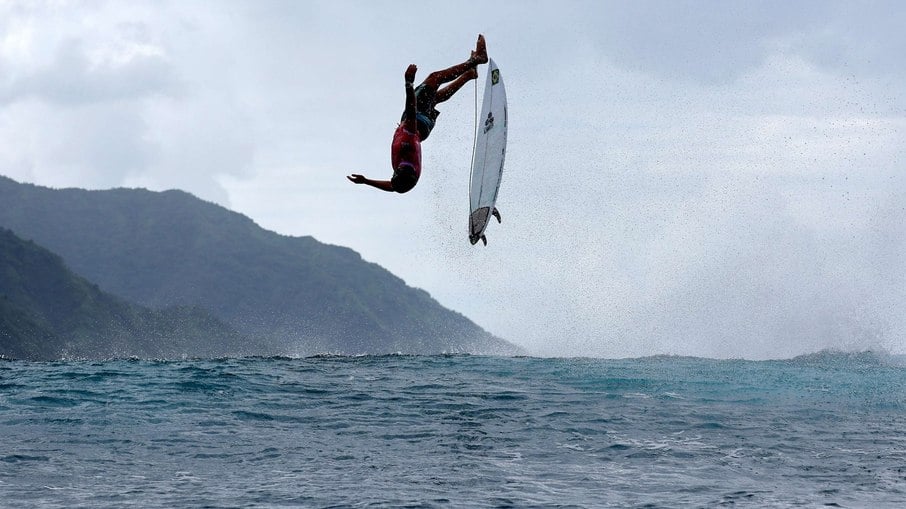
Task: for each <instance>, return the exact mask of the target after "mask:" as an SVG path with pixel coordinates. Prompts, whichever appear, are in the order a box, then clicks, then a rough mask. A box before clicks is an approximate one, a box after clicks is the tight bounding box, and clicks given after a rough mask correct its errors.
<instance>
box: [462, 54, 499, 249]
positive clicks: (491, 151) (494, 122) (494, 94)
mask: <svg viewBox="0 0 906 509" xmlns="http://www.w3.org/2000/svg"><path fill="white" fill-rule="evenodd" d="M506 130H507V110H506V89H505V88H504V86H503V76H502V75H501V74H500V69H498V68H497V64H496V63H494V60H493V59H491V60H490V61H489V62H488V79H487V81H486V82H485V86H484V102H483V103H482V106H481V116H480V117H478V128H477V132H476V133H475V153H474V155H473V156H472V177H471V180H470V182H469V242H471V243H472V245H475V244H476V243H478V241H479V240H480V241H482V242H483V243H484V245H487V244H488V240H487V238H485V234H484V232H485V230H486V229H487V227H488V222H489V221H490V219H491V216H494V217H495V218H497V222H498V223H499V222H500V213H499V212H497V208H496V207H495V205H496V204H497V192H498V191H499V190H500V178H501V177H502V176H503V160H504V158H505V157H506Z"/></svg>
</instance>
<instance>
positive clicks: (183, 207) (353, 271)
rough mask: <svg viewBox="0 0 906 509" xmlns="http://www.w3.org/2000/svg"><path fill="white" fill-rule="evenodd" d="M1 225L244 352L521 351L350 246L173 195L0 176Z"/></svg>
mask: <svg viewBox="0 0 906 509" xmlns="http://www.w3.org/2000/svg"><path fill="white" fill-rule="evenodd" d="M0 226H5V227H7V228H10V229H12V230H13V231H15V232H16V233H17V234H18V235H20V236H21V237H23V238H29V239H33V240H34V241H35V242H37V243H39V244H41V245H43V246H46V247H47V248H49V249H50V250H52V251H53V252H55V253H58V254H60V255H61V256H62V257H63V259H64V260H65V261H66V263H67V265H69V267H71V268H72V270H73V271H75V272H76V273H78V274H80V275H82V276H84V277H86V278H87V279H89V280H91V281H93V282H95V283H97V284H98V285H99V286H100V288H102V289H104V290H105V291H108V292H110V293H112V294H114V295H118V296H120V297H123V298H126V299H128V300H130V301H133V302H136V303H138V304H141V305H143V306H147V307H151V308H155V309H157V308H162V307H167V306H199V307H202V308H204V309H206V310H209V311H210V312H212V313H213V314H214V315H215V316H216V317H217V318H219V319H220V320H222V321H224V322H226V323H227V324H229V325H230V326H232V327H235V328H236V329H237V330H239V331H240V332H241V333H243V334H245V335H247V336H249V337H252V338H254V344H255V348H256V351H255V353H257V354H260V355H273V354H301V355H307V354H315V353H324V352H331V353H346V354H359V353H368V354H380V353H394V352H403V353H414V354H431V353H442V352H469V353H496V354H515V353H520V350H519V349H518V347H515V346H514V345H512V344H510V343H507V342H506V341H503V340H501V339H499V338H496V337H494V336H492V335H491V334H489V333H487V332H486V331H484V330H482V329H481V328H480V327H478V326H477V325H475V324H474V323H473V322H471V321H470V320H468V319H467V318H466V317H464V316H462V315H460V314H458V313H455V312H453V311H450V310H448V309H446V308H444V307H443V306H441V305H440V304H439V303H438V302H437V301H435V300H434V299H433V298H431V296H430V295H428V293H427V292H425V291H423V290H419V289H416V288H412V287H409V286H407V285H406V284H405V282H403V281H402V280H401V279H400V278H398V277H396V276H394V275H393V274H391V273H390V272H388V271H387V270H385V269H383V268H382V267H380V266H378V265H376V264H374V263H369V262H366V261H364V260H363V259H362V258H361V256H360V255H359V254H358V253H356V252H355V251H353V250H351V249H348V248H345V247H339V246H332V245H326V244H323V243H321V242H318V241H317V240H315V239H313V238H311V237H287V236H282V235H279V234H277V233H274V232H270V231H267V230H264V229H263V228H261V227H259V226H258V225H256V224H255V223H254V222H253V221H252V220H251V219H249V218H247V217H245V216H243V215H241V214H238V213H235V212H231V211H229V210H227V209H225V208H223V207H220V206H218V205H215V204H212V203H208V202H205V201H202V200H200V199H198V198H196V197H194V196H192V195H190V194H188V193H185V192H182V191H165V192H152V191H147V190H143V189H112V190H104V191H87V190H82V189H59V190H58V189H49V188H45V187H40V186H35V185H31V184H21V183H17V182H15V181H13V180H10V179H8V178H5V177H0Z"/></svg>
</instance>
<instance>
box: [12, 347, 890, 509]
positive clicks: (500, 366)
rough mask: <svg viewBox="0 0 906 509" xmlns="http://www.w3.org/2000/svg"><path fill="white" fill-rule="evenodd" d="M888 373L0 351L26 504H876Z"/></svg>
mask: <svg viewBox="0 0 906 509" xmlns="http://www.w3.org/2000/svg"><path fill="white" fill-rule="evenodd" d="M904 402H906V368H904V367H903V364H902V363H899V362H897V360H896V359H890V358H887V357H885V356H879V355H875V354H831V353H824V354H820V355H814V356H807V357H802V358H797V359H793V360H788V361H765V362H749V361H739V360H728V361H718V360H707V359H694V358H683V357H653V358H646V359H625V360H595V359H536V358H497V357H470V356H456V355H454V356H434V357H417V356H382V357H318V358H302V359H290V358H249V359H221V360H209V361H202V360H198V361H178V362H176V361H175V362H146V361H136V360H127V361H109V362H57V363H26V362H4V363H3V365H2V369H0V445H2V450H3V453H2V456H0V464H2V465H3V467H2V468H0V497H2V498H3V500H7V501H16V500H18V501H22V502H21V503H22V504H23V506H28V507H42V506H46V507H60V506H65V507H70V506H73V507H74V506H90V507H122V506H129V505H133V506H135V505H140V506H142V507H151V508H154V507H185V506H211V507H262V506H305V507H322V506H349V507H365V506H377V507H397V506H417V507H435V506H436V507H451V506H452V507H493V506H498V505H503V506H512V507H526V506H532V507H634V506H646V507H677V506H703V507H708V506H720V505H733V506H741V507H765V506H783V507H787V506H797V505H804V506H816V505H829V506H834V505H838V506H842V507H851V506H856V507H866V506H870V507H898V506H899V505H900V503H901V502H902V500H904V499H906V441H904V439H903V438H902V430H903V429H906V406H904Z"/></svg>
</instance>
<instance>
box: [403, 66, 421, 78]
mask: <svg viewBox="0 0 906 509" xmlns="http://www.w3.org/2000/svg"><path fill="white" fill-rule="evenodd" d="M417 70H418V67H417V66H416V65H415V64H409V67H408V68H406V75H405V77H406V83H413V82H414V81H415V71H417Z"/></svg>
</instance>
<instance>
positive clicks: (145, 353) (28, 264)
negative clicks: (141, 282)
mask: <svg viewBox="0 0 906 509" xmlns="http://www.w3.org/2000/svg"><path fill="white" fill-rule="evenodd" d="M212 338H214V339H213V340H212ZM243 343H244V341H243V340H242V338H241V337H240V336H239V334H238V333H236V331H234V330H232V329H231V328H229V327H227V326H226V325H224V324H223V323H221V322H219V321H218V320H216V319H215V318H213V317H212V316H210V315H209V314H207V313H205V312H203V311H201V310H198V309H190V308H168V309H163V310H151V309H147V308H144V307H141V306H138V305H135V304H130V303H128V302H126V301H124V300H122V299H120V298H118V297H115V296H113V295H110V294H108V293H105V292H103V291H101V290H100V289H99V288H98V287H97V285H95V284H92V283H91V282H89V281H87V280H85V279H84V278H81V277H79V276H77V275H75V274H73V273H72V272H71V271H70V270H69V269H68V268H67V267H66V266H65V264H64V263H63V260H62V259H61V258H60V257H59V256H57V255H55V254H53V253H51V252H50V251H48V250H46V249H44V248H43V247H41V246H39V245H37V244H35V243H34V242H31V241H25V240H23V239H21V238H19V237H17V236H16V235H15V234H13V232H11V231H9V230H6V229H2V228H0V355H2V356H4V357H9V358H19V359H29V360H54V359H60V358H64V357H76V358H98V357H127V356H139V357H151V358H175V357H181V356H192V357H197V356H225V355H230V354H233V355H235V354H240V353H241V351H242V344H243Z"/></svg>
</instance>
